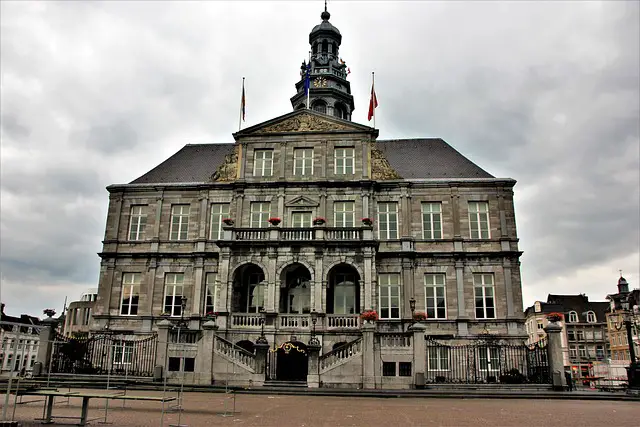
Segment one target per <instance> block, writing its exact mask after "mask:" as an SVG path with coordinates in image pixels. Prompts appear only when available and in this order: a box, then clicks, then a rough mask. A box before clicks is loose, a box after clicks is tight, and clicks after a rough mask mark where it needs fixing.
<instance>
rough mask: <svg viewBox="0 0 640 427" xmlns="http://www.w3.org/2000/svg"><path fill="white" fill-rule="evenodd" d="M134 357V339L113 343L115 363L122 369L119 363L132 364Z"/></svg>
mask: <svg viewBox="0 0 640 427" xmlns="http://www.w3.org/2000/svg"><path fill="white" fill-rule="evenodd" d="M132 359H133V341H124V340H122V341H117V342H115V343H114V345H113V364H114V365H118V367H119V368H120V369H123V368H122V367H121V366H119V365H130V364H131V360H132Z"/></svg>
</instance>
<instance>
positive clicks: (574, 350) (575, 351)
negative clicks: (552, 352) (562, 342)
mask: <svg viewBox="0 0 640 427" xmlns="http://www.w3.org/2000/svg"><path fill="white" fill-rule="evenodd" d="M569 357H570V358H572V359H577V358H578V349H577V348H575V346H571V347H569Z"/></svg>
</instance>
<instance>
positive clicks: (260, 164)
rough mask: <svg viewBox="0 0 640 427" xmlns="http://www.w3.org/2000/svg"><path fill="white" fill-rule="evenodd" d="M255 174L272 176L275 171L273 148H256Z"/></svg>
mask: <svg viewBox="0 0 640 427" xmlns="http://www.w3.org/2000/svg"><path fill="white" fill-rule="evenodd" d="M253 153H254V156H255V157H254V161H253V176H271V175H272V173H273V150H254V152H253Z"/></svg>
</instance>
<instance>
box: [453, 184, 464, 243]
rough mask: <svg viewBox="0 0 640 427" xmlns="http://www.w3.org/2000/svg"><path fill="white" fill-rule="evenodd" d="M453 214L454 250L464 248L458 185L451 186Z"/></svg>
mask: <svg viewBox="0 0 640 427" xmlns="http://www.w3.org/2000/svg"><path fill="white" fill-rule="evenodd" d="M451 214H452V215H451V216H452V220H453V239H454V240H457V241H456V242H454V250H456V251H461V250H462V242H461V240H462V234H461V231H460V195H459V194H458V188H457V187H451Z"/></svg>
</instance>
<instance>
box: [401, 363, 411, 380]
mask: <svg viewBox="0 0 640 427" xmlns="http://www.w3.org/2000/svg"><path fill="white" fill-rule="evenodd" d="M398 374H399V375H400V376H401V377H410V376H411V362H399V363H398Z"/></svg>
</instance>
